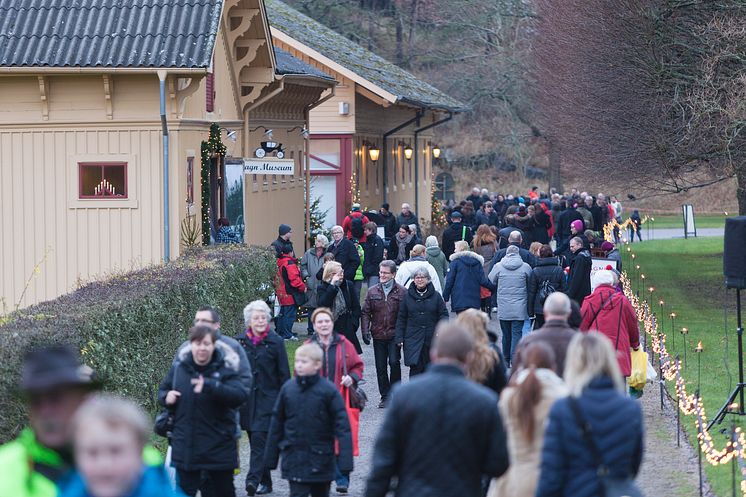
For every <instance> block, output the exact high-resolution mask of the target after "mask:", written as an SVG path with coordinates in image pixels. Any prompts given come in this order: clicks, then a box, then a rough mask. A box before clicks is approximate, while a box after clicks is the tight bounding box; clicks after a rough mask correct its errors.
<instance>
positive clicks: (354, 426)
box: [334, 387, 360, 457]
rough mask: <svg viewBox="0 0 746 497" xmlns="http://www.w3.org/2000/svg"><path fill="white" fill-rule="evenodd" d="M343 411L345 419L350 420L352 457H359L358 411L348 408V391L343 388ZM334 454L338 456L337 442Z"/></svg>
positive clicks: (337, 442) (336, 441) (335, 442)
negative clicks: (345, 412)
mask: <svg viewBox="0 0 746 497" xmlns="http://www.w3.org/2000/svg"><path fill="white" fill-rule="evenodd" d="M343 389H344V396H343V397H344V399H345V410H347V419H349V420H350V432H351V433H352V455H353V456H355V457H357V456H359V455H360V444H359V442H358V433H359V432H360V409H355V408H354V407H350V389H349V388H347V387H344V388H343ZM334 453H335V454H336V455H339V441H338V440H335V441H334Z"/></svg>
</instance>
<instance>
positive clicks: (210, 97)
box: [205, 71, 215, 112]
mask: <svg viewBox="0 0 746 497" xmlns="http://www.w3.org/2000/svg"><path fill="white" fill-rule="evenodd" d="M205 91H206V95H205V111H206V112H215V72H214V71H213V72H211V73H208V74H207V81H206V83H205Z"/></svg>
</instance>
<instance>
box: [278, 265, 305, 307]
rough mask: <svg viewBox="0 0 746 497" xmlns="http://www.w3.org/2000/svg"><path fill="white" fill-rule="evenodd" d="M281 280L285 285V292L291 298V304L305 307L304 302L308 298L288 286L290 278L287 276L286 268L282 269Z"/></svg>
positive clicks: (291, 286)
mask: <svg viewBox="0 0 746 497" xmlns="http://www.w3.org/2000/svg"><path fill="white" fill-rule="evenodd" d="M282 280H283V282H284V283H285V290H286V291H287V293H288V295H290V296H291V297H293V302H295V305H297V306H302V305H305V304H306V302H308V296H307V295H306V293H305V292H301V291H300V290H298V289H297V288H295V287H294V286H293V285H291V284H290V277H289V276H288V270H287V267H283V268H282Z"/></svg>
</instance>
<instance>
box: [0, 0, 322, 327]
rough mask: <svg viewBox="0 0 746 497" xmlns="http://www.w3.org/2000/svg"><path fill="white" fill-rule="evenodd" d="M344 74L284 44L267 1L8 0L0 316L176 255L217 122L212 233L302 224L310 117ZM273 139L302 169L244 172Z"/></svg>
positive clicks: (0, 18) (0, 91)
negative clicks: (276, 41)
mask: <svg viewBox="0 0 746 497" xmlns="http://www.w3.org/2000/svg"><path fill="white" fill-rule="evenodd" d="M334 86H335V81H334V79H333V77H330V76H329V75H327V74H325V73H324V72H322V71H320V70H319V69H317V68H314V67H311V66H310V65H308V64H305V63H303V62H302V61H300V60H298V59H296V58H294V57H293V56H292V55H291V54H290V53H288V52H284V51H281V50H278V51H277V52H276V51H275V50H274V48H273V44H272V41H271V36H270V31H269V25H268V22H267V13H266V10H265V6H264V4H263V2H262V0H225V1H223V0H183V1H181V2H172V1H170V0H152V1H149V2H131V3H130V2H118V3H114V2H101V3H91V2H79V1H77V0H58V1H55V2H50V3H49V4H43V3H42V4H40V3H39V2H38V1H34V0H18V1H15V2H12V3H10V4H9V3H0V232H1V233H2V237H1V238H0V275H1V276H0V313H2V312H7V311H10V310H12V309H13V308H15V306H16V305H20V306H25V305H28V304H31V303H34V302H39V301H42V300H46V299H50V298H54V297H56V296H58V295H60V294H62V293H65V292H67V291H70V290H72V289H74V288H75V287H76V285H78V284H79V283H81V282H86V281H90V280H94V279H97V278H100V277H102V276H104V275H106V274H110V273H112V272H115V271H124V270H130V269H134V268H139V267H142V266H145V265H148V264H155V263H159V262H160V261H162V260H164V259H169V258H175V257H177V256H178V255H179V253H180V251H181V250H182V241H181V240H180V236H179V234H180V233H179V232H180V226H181V224H182V222H183V221H184V220H185V219H187V218H188V217H189V216H196V218H197V219H199V218H200V215H201V212H202V209H203V207H204V206H202V205H201V202H200V168H201V160H200V146H201V143H202V141H203V140H206V139H207V137H208V129H209V126H210V124H211V123H213V122H217V123H219V125H220V126H221V128H222V139H223V141H224V143H225V144H226V145H227V155H229V156H230V157H227V158H218V159H214V160H212V161H211V164H210V187H211V209H210V217H211V221H212V224H213V226H212V227H211V232H212V231H213V230H214V223H215V221H216V220H217V218H219V217H229V218H230V217H234V219H231V221H233V222H234V223H236V224H238V225H239V227H240V225H242V226H243V227H245V234H244V237H245V241H246V242H248V243H252V244H260V245H267V244H268V243H269V242H270V241H271V240H273V239H274V238H275V237H276V236H277V226H278V224H279V223H281V222H283V223H289V224H291V225H293V226H296V227H297V231H298V232H302V226H303V222H304V213H303V206H304V184H305V181H304V179H305V178H304V171H305V168H306V163H305V150H306V143H307V140H306V136H305V134H304V133H303V130H304V129H306V128H307V126H308V120H307V117H308V113H309V112H310V111H311V109H312V108H313V107H314V105H315V104H317V103H319V102H321V101H322V100H323V99H324V98H325V93H326V95H332V94H333V87H334ZM270 129H271V130H272V137H271V138H269V134H268V130H270ZM268 141H269V142H277V143H282V149H281V151H282V154H278V153H277V152H278V151H280V150H277V149H275V150H273V151H270V152H269V154H268V155H269V157H266V158H265V161H267V162H272V161H278V160H279V159H278V158H277V157H274V156H277V155H283V156H284V159H283V160H282V162H283V164H285V165H288V164H289V165H290V166H292V167H286V168H285V172H284V173H283V174H282V175H271V174H270V175H264V174H244V169H245V166H246V162H245V161H243V160H242V159H244V158H252V157H254V155H255V153H254V151H255V150H257V149H258V148H261V147H262V144H261V142H268ZM236 159H238V160H236ZM239 188H240V190H241V191H240V192H237V191H236V190H237V189H239ZM235 198H241V199H242V202H240V203H239V204H238V206H236V202H235V201H234V202H231V199H235ZM231 209H232V211H231ZM299 238H300V237H299ZM35 269H36V270H35Z"/></svg>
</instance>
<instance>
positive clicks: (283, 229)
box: [278, 224, 293, 236]
mask: <svg viewBox="0 0 746 497" xmlns="http://www.w3.org/2000/svg"><path fill="white" fill-rule="evenodd" d="M278 231H279V232H280V236H283V235H287V234H288V233H290V232H291V231H293V228H291V227H290V226H289V225H287V224H281V225H280V228H279V230H278Z"/></svg>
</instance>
